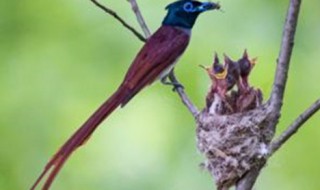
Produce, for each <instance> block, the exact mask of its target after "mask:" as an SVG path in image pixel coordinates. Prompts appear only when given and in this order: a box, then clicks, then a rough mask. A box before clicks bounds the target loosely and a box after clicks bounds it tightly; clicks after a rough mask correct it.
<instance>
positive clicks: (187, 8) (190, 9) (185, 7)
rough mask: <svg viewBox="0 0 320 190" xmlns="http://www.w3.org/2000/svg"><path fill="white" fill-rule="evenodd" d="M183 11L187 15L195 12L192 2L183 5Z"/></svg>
mask: <svg viewBox="0 0 320 190" xmlns="http://www.w3.org/2000/svg"><path fill="white" fill-rule="evenodd" d="M183 10H184V11H186V12H187V13H190V12H194V9H193V4H192V3H191V2H187V3H185V4H184V5H183Z"/></svg>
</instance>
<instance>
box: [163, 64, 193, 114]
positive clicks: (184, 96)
mask: <svg viewBox="0 0 320 190" xmlns="http://www.w3.org/2000/svg"><path fill="white" fill-rule="evenodd" d="M171 72H172V73H170V74H169V79H170V81H171V82H172V83H173V84H180V83H179V81H178V80H177V78H176V76H175V75H174V74H173V70H172V71H171ZM175 91H176V92H177V93H178V95H179V96H180V98H181V101H182V102H183V104H184V105H185V106H186V107H187V108H188V109H189V111H190V112H191V114H192V115H193V117H194V118H196V117H197V116H198V114H199V111H198V108H197V107H196V106H195V105H194V104H193V103H192V101H191V100H190V99H189V97H188V96H187V94H186V93H185V92H184V89H183V87H177V88H175Z"/></svg>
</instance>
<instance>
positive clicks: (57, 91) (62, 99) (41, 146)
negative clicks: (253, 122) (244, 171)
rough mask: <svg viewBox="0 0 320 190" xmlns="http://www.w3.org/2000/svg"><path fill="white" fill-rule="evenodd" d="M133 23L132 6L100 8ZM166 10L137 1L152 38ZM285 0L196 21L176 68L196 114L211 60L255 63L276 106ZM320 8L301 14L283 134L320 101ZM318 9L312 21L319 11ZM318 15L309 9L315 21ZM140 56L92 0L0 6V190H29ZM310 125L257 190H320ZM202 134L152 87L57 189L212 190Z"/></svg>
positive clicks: (170, 97) (315, 135)
mask: <svg viewBox="0 0 320 190" xmlns="http://www.w3.org/2000/svg"><path fill="white" fill-rule="evenodd" d="M102 2H103V3H104V4H105V5H107V6H109V7H112V8H113V9H114V10H116V11H117V12H118V13H119V15H121V16H122V17H123V18H125V20H127V21H128V22H130V23H132V24H133V25H134V26H135V27H136V28H137V29H139V28H138V25H137V23H136V20H135V16H134V15H133V13H132V11H131V8H130V5H129V4H128V3H127V1H125V0H121V1H107V0H104V1H102ZM170 2H171V1H170V0H164V1H146V0H145V1H142V0H140V1H138V3H139V4H140V8H141V10H142V13H143V15H144V16H145V18H146V21H147V23H148V25H149V27H150V28H151V30H152V31H155V30H156V29H157V28H158V27H159V25H160V23H161V21H162V18H163V17H164V15H165V11H164V7H165V6H166V5H167V4H168V3H170ZM288 2H289V1H288V0H287V1H249V0H237V1H232V0H223V1H221V4H222V7H223V9H224V12H219V11H215V12H209V13H205V14H204V15H201V16H200V18H199V19H198V22H197V24H196V26H195V28H194V29H193V38H192V41H191V43H190V46H189V48H188V50H187V51H186V53H185V55H184V56H183V57H182V59H180V63H179V64H178V66H177V68H176V73H177V76H178V78H179V79H180V80H181V82H182V83H183V84H184V86H185V88H186V91H187V93H188V94H189V95H190V97H191V99H192V100H193V101H194V102H195V103H196V104H197V106H198V107H203V106H204V98H205V95H206V91H207V89H208V86H209V79H208V77H207V76H206V74H205V73H204V71H203V70H202V69H200V68H199V67H198V65H199V64H203V65H209V64H211V61H212V56H213V52H214V51H217V52H218V53H219V54H222V53H224V52H225V53H227V54H229V55H230V56H231V57H232V58H234V59H236V58H239V57H240V55H241V54H242V52H243V50H244V49H245V48H247V49H248V51H249V54H250V55H251V56H258V58H259V60H258V64H257V66H256V67H255V69H254V72H253V73H252V75H251V79H250V80H251V82H252V83H253V84H255V85H256V86H257V87H260V88H261V89H262V91H263V92H264V94H265V97H266V98H267V97H268V96H269V93H270V90H271V85H272V80H273V77H274V71H275V66H276V58H277V55H278V52H279V46H280V40H281V35H282V27H283V22H284V17H285V14H286V10H287V4H288ZM319 7H320V1H316V0H309V1H304V2H303V5H302V10H301V15H300V20H299V25H298V30H297V35H296V43H295V49H294V52H293V53H294V54H293V57H292V64H291V67H290V77H289V80H288V85H287V90H286V94H285V102H284V107H283V114H282V117H281V122H280V124H279V127H278V134H279V132H280V131H282V130H283V129H284V128H285V127H286V126H287V125H288V124H290V122H292V121H293V119H294V118H295V117H297V116H298V114H299V113H300V112H302V111H303V110H304V109H305V108H307V107H308V106H309V105H310V104H311V103H312V102H313V101H314V100H315V99H317V98H319V95H320V86H319V80H320V76H319V69H320V65H319V61H318V59H319V56H320V55H319V54H320V52H319V51H320V37H319V35H320V25H319V18H320V11H319ZM315 9H317V11H316V10H315ZM312 10H314V11H312ZM141 46H142V43H141V42H140V41H139V40H137V38H135V37H134V36H133V35H132V34H131V33H130V32H129V31H127V30H126V29H124V28H123V27H122V26H121V25H120V24H119V23H118V22H116V21H115V20H114V19H113V18H111V17H110V16H108V15H106V14H105V13H104V12H103V11H102V10H100V9H98V8H97V7H95V6H94V5H93V4H92V3H91V2H90V1H89V0H87V1H79V0H70V1H63V0H56V1H40V0H35V1H25V0H22V1H18V0H16V1H1V2H0V72H1V73H0V87H1V93H0V106H1V108H0V114H1V117H0V189H3V190H18V189H27V188H29V187H30V185H31V184H32V183H33V182H34V180H35V179H36V177H37V176H38V175H39V173H40V171H41V170H42V169H43V166H44V165H45V163H46V162H47V161H48V159H49V158H50V156H51V155H52V154H53V153H54V152H55V151H56V150H57V149H58V148H59V146H60V145H61V144H62V143H63V142H64V141H65V140H66V139H67V138H68V137H69V136H70V135H71V134H72V133H73V132H74V131H75V130H76V129H77V128H78V127H79V126H80V125H81V124H82V123H83V122H84V121H85V120H86V118H87V117H88V116H89V115H90V114H91V113H92V112H93V111H94V110H95V109H96V108H97V107H98V106H99V105H100V104H101V103H102V102H103V101H104V100H105V99H106V98H107V97H108V96H109V95H111V93H112V92H113V91H114V90H115V89H116V88H117V86H118V84H119V83H120V82H121V80H122V78H123V76H124V74H125V72H126V70H127V68H128V66H129V65H130V63H131V61H132V59H133V58H134V56H135V54H136V53H137V51H138V50H139V48H140V47H141ZM319 122H320V118H319V114H317V115H315V116H314V117H313V118H312V119H311V120H310V121H309V122H308V123H307V124H306V125H305V127H304V128H303V130H301V131H300V132H299V134H298V135H295V136H294V137H293V138H292V139H291V140H290V142H288V143H287V144H286V146H284V147H283V149H281V151H279V152H278V153H277V154H275V155H274V157H273V158H272V159H271V160H270V162H269V164H268V166H267V167H266V168H265V169H264V170H263V173H262V175H261V176H260V178H259V180H258V182H257V184H256V189H261V190H269V189H281V190H286V189H288V190H300V189H303V188H305V189H308V190H316V189H319V187H320V180H319V176H320V163H319V160H320V150H319V145H320V128H319V126H318V125H319ZM202 160H203V157H202V156H201V155H200V154H199V153H198V151H197V149H196V141H195V124H194V121H193V118H192V117H191V115H190V113H189V112H188V111H187V110H186V108H185V107H184V106H183V105H182V104H181V102H180V100H179V98H178V97H177V95H176V94H174V93H172V91H171V88H169V87H165V86H163V85H160V84H159V83H157V84H155V85H152V86H151V87H149V88H147V89H146V90H145V91H143V92H142V93H141V94H139V96H137V97H135V98H134V99H133V101H131V102H130V103H129V104H128V105H127V106H126V107H125V109H119V110H118V111H117V112H116V113H114V114H113V115H112V116H111V117H110V118H109V119H108V120H107V121H105V122H104V123H103V124H102V126H101V127H100V128H99V129H98V130H97V131H96V133H95V134H94V136H93V138H91V139H90V142H89V143H87V144H86V146H85V147H84V148H82V149H80V150H79V151H77V152H76V153H75V154H74V155H73V156H72V158H71V159H70V160H69V161H68V162H67V164H66V165H65V167H64V168H63V170H62V172H61V173H60V175H59V176H58V178H57V180H56V181H55V183H54V185H53V188H52V189H62V190H63V189H78V190H80V189H81V190H82V189H83V190H87V189H113V190H132V189H153V190H164V189H165V190H177V189H184V190H186V189H190V190H193V189H202V190H210V189H213V188H214V187H213V181H212V179H211V176H210V175H209V174H208V173H207V172H202V171H200V169H199V167H198V164H199V163H200V162H201V161H202Z"/></svg>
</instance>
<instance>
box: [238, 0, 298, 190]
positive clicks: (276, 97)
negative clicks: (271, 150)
mask: <svg viewBox="0 0 320 190" xmlns="http://www.w3.org/2000/svg"><path fill="white" fill-rule="evenodd" d="M300 5H301V0H291V1H290V4H289V8H288V12H287V17H286V22H285V24H284V29H283V36H282V43H281V49H280V53H279V57H278V63H277V70H276V74H275V79H274V84H273V88H272V92H271V97H270V99H269V101H268V103H269V105H270V106H271V109H272V111H273V114H272V118H271V120H272V121H271V123H270V126H269V127H270V128H272V129H273V130H275V126H276V125H277V123H278V117H279V115H280V111H281V107H282V102H283V96H284V91H285V86H286V82H287V78H288V71H289V64H290V59H291V54H292V49H293V45H294V36H295V31H296V27H297V22H298V16H299V11H300ZM263 166H264V164H261V165H260V166H259V167H256V168H253V169H251V170H250V171H249V172H248V174H247V175H245V176H244V177H243V178H242V179H241V180H240V181H239V182H238V183H237V185H236V189H237V190H250V189H252V187H253V185H254V184H255V182H256V179H257V177H258V175H259V173H260V170H261V169H262V168H263Z"/></svg>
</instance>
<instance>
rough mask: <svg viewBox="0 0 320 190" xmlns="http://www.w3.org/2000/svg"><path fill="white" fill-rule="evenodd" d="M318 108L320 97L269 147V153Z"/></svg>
mask: <svg viewBox="0 0 320 190" xmlns="http://www.w3.org/2000/svg"><path fill="white" fill-rule="evenodd" d="M319 109H320V99H318V100H317V101H316V102H314V103H313V104H312V105H311V106H310V107H309V108H308V109H307V110H305V111H304V112H303V113H302V114H301V115H300V116H299V117H298V118H297V119H296V120H295V121H294V122H293V123H292V124H291V125H290V126H289V127H288V128H287V129H286V130H285V131H284V132H283V133H282V134H281V135H280V136H279V137H278V138H277V139H276V140H274V141H273V142H272V143H271V144H270V147H269V152H270V153H269V154H270V155H272V154H273V153H275V152H276V151H277V150H278V149H279V148H281V146H282V145H283V144H284V143H285V142H287V140H289V138H290V137H292V135H294V134H295V133H296V132H297V131H298V130H299V129H300V127H302V126H303V124H304V123H305V122H306V121H308V120H309V119H310V118H311V117H312V116H313V115H314V114H315V113H316V112H317V111H319Z"/></svg>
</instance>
